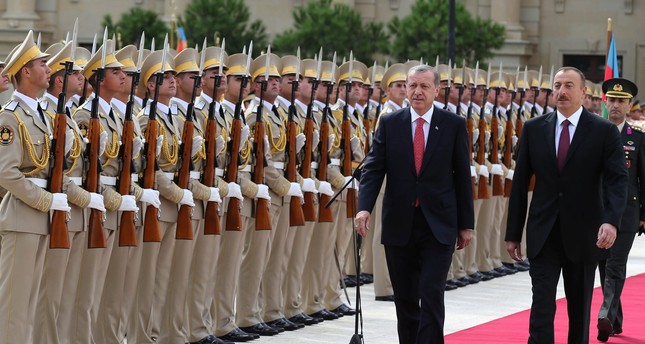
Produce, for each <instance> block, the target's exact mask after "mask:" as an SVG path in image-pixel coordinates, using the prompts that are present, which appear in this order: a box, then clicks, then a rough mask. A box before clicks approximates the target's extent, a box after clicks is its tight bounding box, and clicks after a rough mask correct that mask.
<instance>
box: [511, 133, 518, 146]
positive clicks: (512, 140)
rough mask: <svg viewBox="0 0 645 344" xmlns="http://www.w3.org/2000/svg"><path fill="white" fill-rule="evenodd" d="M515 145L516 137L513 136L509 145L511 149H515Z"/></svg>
mask: <svg viewBox="0 0 645 344" xmlns="http://www.w3.org/2000/svg"><path fill="white" fill-rule="evenodd" d="M516 144H517V136H515V135H513V136H512V137H511V145H512V147H515V145H516Z"/></svg>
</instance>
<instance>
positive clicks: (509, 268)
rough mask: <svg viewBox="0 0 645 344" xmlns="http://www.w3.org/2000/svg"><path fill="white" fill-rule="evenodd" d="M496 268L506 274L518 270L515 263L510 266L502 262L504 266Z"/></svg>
mask: <svg viewBox="0 0 645 344" xmlns="http://www.w3.org/2000/svg"><path fill="white" fill-rule="evenodd" d="M495 270H497V271H499V272H502V273H504V274H506V275H512V274H514V273H516V272H517V269H516V268H514V267H513V264H511V265H510V266H509V265H504V264H502V266H500V267H498V268H495Z"/></svg>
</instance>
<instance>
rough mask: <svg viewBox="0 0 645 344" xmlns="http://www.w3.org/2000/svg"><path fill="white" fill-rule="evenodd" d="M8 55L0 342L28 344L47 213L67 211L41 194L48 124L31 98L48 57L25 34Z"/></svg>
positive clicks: (43, 84)
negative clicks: (11, 89) (9, 83)
mask: <svg viewBox="0 0 645 344" xmlns="http://www.w3.org/2000/svg"><path fill="white" fill-rule="evenodd" d="M10 55H11V56H10V58H9V59H8V60H7V63H6V66H5V68H4V70H3V72H2V73H3V75H5V76H7V77H9V78H10V79H11V80H12V82H13V84H14V87H15V89H16V90H15V91H14V93H13V95H12V97H11V100H10V102H9V103H8V104H6V105H5V106H4V108H3V109H2V111H1V116H0V133H1V134H0V152H1V155H0V156H2V159H0V171H2V173H1V174H0V175H1V176H2V177H0V186H1V187H2V188H3V189H5V190H6V191H7V193H6V194H5V195H4V198H3V200H2V203H1V205H0V214H1V215H0V236H1V237H2V240H1V244H0V270H1V272H0V282H1V283H0V311H1V312H2V313H0V327H1V329H0V333H2V335H1V336H0V343H30V342H32V341H33V339H32V336H33V331H34V328H33V327H34V318H35V312H36V302H37V297H38V292H39V289H40V281H41V278H42V273H43V266H44V259H45V252H46V250H47V245H48V239H49V237H48V234H49V229H50V220H49V212H50V211H51V210H55V211H62V212H69V211H70V207H69V205H68V202H67V197H68V195H66V194H64V193H50V192H49V191H47V186H48V182H47V179H48V178H49V177H50V169H51V166H50V161H49V157H50V153H49V150H50V148H51V146H50V144H51V143H50V136H51V135H52V129H51V128H52V123H51V121H50V119H49V118H48V117H47V115H45V114H44V113H43V111H42V109H40V106H39V105H38V101H37V97H38V95H39V94H40V93H41V92H43V91H44V90H45V89H47V87H48V81H49V77H50V69H49V66H47V57H48V56H49V55H47V54H45V53H42V52H41V51H40V49H38V47H37V46H36V45H35V43H34V41H33V33H32V32H31V31H29V33H28V34H27V37H26V38H25V40H24V41H23V42H22V43H21V44H20V45H19V46H18V47H17V48H15V51H14V52H13V53H12V54H10ZM39 109H40V110H39ZM70 196H71V195H70Z"/></svg>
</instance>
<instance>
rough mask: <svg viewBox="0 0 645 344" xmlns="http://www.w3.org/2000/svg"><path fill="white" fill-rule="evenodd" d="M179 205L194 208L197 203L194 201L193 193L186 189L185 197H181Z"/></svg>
mask: <svg viewBox="0 0 645 344" xmlns="http://www.w3.org/2000/svg"><path fill="white" fill-rule="evenodd" d="M179 204H181V205H187V206H189V207H194V206H195V202H194V201H193V193H192V192H191V191H190V190H187V189H184V195H183V196H182V197H181V201H179Z"/></svg>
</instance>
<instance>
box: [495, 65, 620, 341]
mask: <svg viewBox="0 0 645 344" xmlns="http://www.w3.org/2000/svg"><path fill="white" fill-rule="evenodd" d="M553 81H554V82H553V92H554V97H555V99H556V102H557V111H554V112H551V113H548V114H546V115H544V116H540V117H538V118H535V119H531V120H529V121H527V122H526V123H525V124H524V129H523V131H522V135H521V139H520V145H519V153H518V160H517V164H516V166H515V175H514V177H513V188H512V191H511V199H510V203H509V206H510V208H509V215H508V225H507V229H506V242H507V250H508V253H509V254H510V255H511V257H512V258H513V259H515V260H516V261H522V259H523V258H522V252H521V249H520V240H521V238H522V231H523V228H524V222H525V219H526V210H527V206H528V204H527V193H528V189H529V182H530V179H531V176H532V175H535V178H536V183H535V189H534V191H533V199H532V201H531V206H530V209H529V215H528V222H527V224H526V240H527V251H528V252H527V254H528V258H529V260H530V261H531V268H530V270H529V271H530V275H531V283H532V286H533V289H532V290H533V304H532V305H531V316H530V320H529V334H530V336H529V340H528V342H529V343H553V342H554V334H553V320H554V317H555V297H556V288H557V284H558V279H559V278H560V272H562V275H563V277H564V289H565V293H566V296H567V310H568V314H569V336H568V343H569V344H577V343H588V342H589V321H590V313H591V295H592V292H593V283H594V278H595V270H596V266H597V265H598V261H599V260H600V259H601V258H602V257H603V256H604V255H605V254H606V253H607V249H609V248H610V247H611V246H612V245H613V243H614V240H615V239H616V232H617V230H618V226H619V224H620V218H621V215H622V214H623V210H624V209H625V201H626V197H627V167H626V166H625V160H624V158H623V148H622V145H621V142H620V134H619V133H618V129H616V126H615V125H613V124H611V123H610V122H609V121H607V120H604V119H602V118H600V117H598V116H596V115H593V114H591V113H590V112H588V111H587V110H586V109H584V108H583V107H582V100H583V99H584V96H585V77H584V75H583V74H582V72H580V71H579V70H578V69H576V68H573V67H563V68H560V70H558V72H557V73H556V74H555V77H554V80H553Z"/></svg>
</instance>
